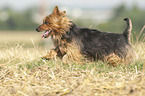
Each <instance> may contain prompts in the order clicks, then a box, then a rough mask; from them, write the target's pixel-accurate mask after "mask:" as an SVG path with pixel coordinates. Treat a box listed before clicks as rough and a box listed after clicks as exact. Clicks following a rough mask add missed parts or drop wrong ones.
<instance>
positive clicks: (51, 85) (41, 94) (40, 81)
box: [0, 40, 145, 96]
mask: <svg viewBox="0 0 145 96" xmlns="http://www.w3.org/2000/svg"><path fill="white" fill-rule="evenodd" d="M29 42H31V44H32V45H33V47H30V48H28V47H24V45H23V44H18V43H17V44H16V45H15V46H10V45H9V44H2V45H3V47H1V50H0V96H57V95H58V96H95V95H96V96H132V95H133V96H137V95H138V96H143V95H144V94H145V42H143V41H142V42H137V43H134V44H133V46H134V49H135V52H136V53H137V58H136V60H135V64H131V65H118V66H117V67H112V66H109V65H108V64H107V63H105V62H88V61H85V62H83V63H81V64H79V63H74V62H69V63H63V62H62V61H61V60H60V59H57V60H50V61H46V60H43V59H41V56H43V55H45V54H46V52H47V50H46V49H44V48H41V47H39V46H36V45H37V44H36V43H35V40H34V42H32V41H31V40H29Z"/></svg>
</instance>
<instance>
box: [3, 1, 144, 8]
mask: <svg viewBox="0 0 145 96" xmlns="http://www.w3.org/2000/svg"><path fill="white" fill-rule="evenodd" d="M134 1H136V3H137V4H138V5H139V6H140V7H141V8H144V9H145V0H0V8H2V7H5V6H10V7H12V8H14V9H18V10H21V9H25V8H28V7H30V6H39V5H40V4H41V3H42V2H45V3H46V4H47V5H54V4H55V5H66V6H70V7H82V8H100V9H101V8H114V7H116V6H118V5H120V4H121V2H125V3H126V5H127V6H131V5H133V2H134Z"/></svg>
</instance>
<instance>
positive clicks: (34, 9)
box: [0, 0, 145, 48]
mask: <svg viewBox="0 0 145 96" xmlns="http://www.w3.org/2000/svg"><path fill="white" fill-rule="evenodd" d="M9 1H10V0H6V1H3V2H2V1H1V4H2V3H3V6H1V7H0V47H3V46H4V45H5V44H8V45H10V46H15V45H16V44H21V45H23V46H24V47H34V46H36V45H37V46H40V47H44V48H46V47H47V48H50V47H51V44H52V43H51V40H50V39H42V38H41V34H42V33H37V32H36V31H35V29H36V27H37V26H39V25H40V24H41V23H42V20H43V18H44V17H45V16H46V15H49V14H50V13H51V12H52V10H53V8H54V6H56V5H57V6H59V8H60V10H62V11H64V10H65V11H66V12H67V15H68V17H69V18H70V19H71V20H72V21H73V22H75V23H76V24H77V25H78V26H80V27H90V28H96V29H98V30H101V31H107V32H116V33H122V32H123V30H124V29H125V26H126V23H125V22H124V21H123V18H124V17H129V18H131V20H132V22H133V31H132V33H133V35H132V37H133V38H132V39H134V40H136V35H138V34H140V31H141V29H142V28H143V26H144V25H145V1H144V0H116V1H115V0H109V2H106V1H105V0H102V1H99V0H84V1H83V0H70V1H69V2H68V1H67V0H32V1H28V0H25V1H24V0H22V2H21V1H18V0H11V2H13V3H10V2H9ZM8 2H9V3H8ZM14 2H16V3H14ZM25 2H27V3H25ZM34 2H35V3H34ZM22 3H24V4H22ZM86 4H88V5H86ZM11 5H12V6H11ZM18 5H19V6H18ZM26 5H27V6H26ZM144 33H145V30H143V32H142V34H141V36H142V37H144ZM46 42H49V44H47V43H46Z"/></svg>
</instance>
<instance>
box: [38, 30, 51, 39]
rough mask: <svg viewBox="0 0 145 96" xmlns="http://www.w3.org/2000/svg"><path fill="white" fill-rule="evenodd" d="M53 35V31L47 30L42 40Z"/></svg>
mask: <svg viewBox="0 0 145 96" xmlns="http://www.w3.org/2000/svg"><path fill="white" fill-rule="evenodd" d="M51 33H52V30H46V31H45V32H44V34H42V35H41V37H42V38H48V37H49V36H50V35H51Z"/></svg>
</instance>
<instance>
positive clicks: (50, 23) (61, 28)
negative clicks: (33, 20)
mask: <svg viewBox="0 0 145 96" xmlns="http://www.w3.org/2000/svg"><path fill="white" fill-rule="evenodd" d="M70 24H71V23H70V20H69V19H68V18H67V17H66V12H65V11H63V12H60V11H59V9H58V7H57V6H56V7H55V8H54V10H53V13H52V14H50V15H48V16H46V17H45V18H44V19H43V24H41V25H40V26H39V27H37V28H36V31H37V32H42V31H45V33H44V34H43V35H42V38H48V37H49V36H52V35H60V34H62V33H64V32H65V31H68V30H69V26H70Z"/></svg>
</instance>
